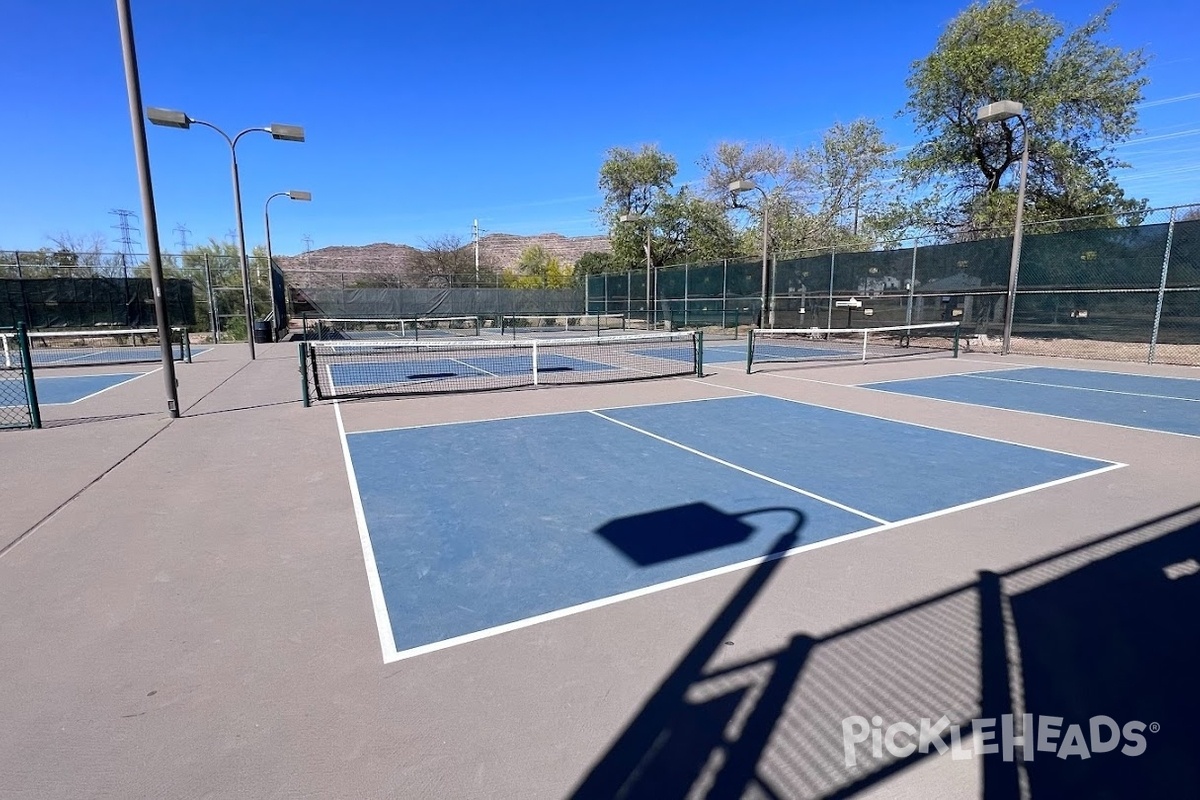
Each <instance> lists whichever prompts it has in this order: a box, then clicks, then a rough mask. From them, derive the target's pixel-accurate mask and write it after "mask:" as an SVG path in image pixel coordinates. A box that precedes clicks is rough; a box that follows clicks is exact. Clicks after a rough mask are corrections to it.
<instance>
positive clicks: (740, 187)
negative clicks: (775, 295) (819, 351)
mask: <svg viewBox="0 0 1200 800" xmlns="http://www.w3.org/2000/svg"><path fill="white" fill-rule="evenodd" d="M755 189H757V190H758V192H759V193H760V194H761V195H762V196H763V203H762V229H763V236H762V300H761V301H760V304H759V310H758V325H759V327H760V328H765V327H767V279H768V277H769V275H770V270H769V268H768V266H767V240H768V239H767V217H768V216H769V215H768V213H767V212H768V211H769V208H768V205H769V203H770V200H771V199H770V198H769V197H768V196H767V193H766V192H765V191H763V188H762V187H761V186H759V185H758V184H757V183H755V182H754V181H752V180H750V179H749V178H744V179H742V180H740V181H734V182H733V183H731V184H729V191H731V192H733V193H734V194H741V193H742V192H752V191H754V190H755ZM770 326H771V327H772V328H773V327H775V315H774V314H773V313H772V314H771V318H770Z"/></svg>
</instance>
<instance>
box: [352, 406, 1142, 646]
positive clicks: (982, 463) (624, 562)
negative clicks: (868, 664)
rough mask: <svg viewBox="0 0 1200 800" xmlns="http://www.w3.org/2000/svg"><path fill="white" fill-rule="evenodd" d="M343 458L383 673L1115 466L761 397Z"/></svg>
mask: <svg viewBox="0 0 1200 800" xmlns="http://www.w3.org/2000/svg"><path fill="white" fill-rule="evenodd" d="M345 442H346V459H347V468H348V470H349V471H350V473H351V481H352V486H353V491H354V496H355V501H356V503H357V504H358V505H359V510H360V512H361V513H360V515H359V519H360V523H361V530H360V534H361V538H362V544H363V549H364V555H365V558H366V562H367V569H368V580H369V583H370V585H371V588H372V595H373V599H374V601H375V612H376V618H377V622H378V626H379V634H380V639H381V644H382V649H383V655H384V659H385V660H386V661H393V660H397V659H400V658H406V657H409V656H413V655H417V654H420V653H424V652H427V651H430V650H434V649H438V648H442V647H446V646H450V645H453V644H458V643H464V642H467V641H470V640H472V639H476V638H480V637H482V636H488V635H492V634H496V633H502V632H504V631H506V630H510V629H512V628H515V627H522V626H525V625H529V624H533V623H535V622H539V621H543V620H547V619H552V618H556V617H560V616H564V615H567V614H571V613H575V612H579V611H584V610H587V609H589V608H593V607H596V606H599V605H603V604H606V603H611V602H615V601H617V600H621V599H625V598H629V597H633V596H637V595H640V594H645V593H647V592H652V591H657V590H660V589H664V588H668V587H671V586H673V585H677V584H679V583H684V582H688V581H692V580H697V579H699V578H702V577H705V576H709V575H713V574H717V573H720V572H724V571H728V570H730V569H736V568H739V567H741V566H745V565H747V564H750V563H754V562H755V561H757V560H761V559H762V558H764V557H771V556H778V555H781V553H778V552H773V551H772V547H773V546H776V544H777V543H778V542H779V541H781V536H783V535H785V534H793V535H794V537H795V538H794V540H791V541H790V544H789V545H788V547H789V549H790V551H795V550H796V549H803V548H808V547H814V546H819V545H821V544H823V543H828V542H833V541H836V540H838V539H842V538H845V537H849V536H861V535H865V534H867V533H873V532H878V531H882V530H887V529H890V528H895V527H898V526H900V525H903V524H906V523H908V522H912V521H915V520H917V519H925V518H928V517H930V516H937V515H940V514H944V513H948V512H951V511H954V510H959V509H963V508H966V507H970V506H974V505H979V504H982V503H987V502H992V501H999V500H1002V499H1004V498H1006V497H1008V496H1011V495H1013V494H1020V493H1024V492H1028V491H1033V490H1036V489H1041V488H1047V487H1049V486H1051V485H1054V484H1057V483H1061V482H1065V481H1070V480H1074V479H1078V478H1084V477H1088V476H1090V475H1095V474H1097V473H1099V472H1104V471H1107V470H1111V469H1115V468H1118V467H1119V466H1121V465H1119V464H1114V463H1112V462H1108V461H1099V460H1095V459H1090V458H1086V457H1083V456H1078V455H1072V454H1068V453H1060V452H1055V451H1050V450H1043V449H1037V448H1033V447H1026V446H1022V445H1016V444H1010V443H1006V442H1001V441H996V440H993V439H985V438H978V437H972V436H966V435H963V434H958V433H952V432H948V431H943V430H938V429H934V428H930V427H923V426H918V425H910V424H904V423H898V422H892V421H889V420H884V419H880V418H877V417H871V416H864V415H859V414H853V413H849V412H843V411H836V410H831V409H827V408H821V407H817V406H811V405H806V404H801V403H796V402H791V401H787V400H783V399H779V398H773V397H765V396H757V395H756V396H743V397H735V398H724V399H710V400H702V401H692V402H683V403H669V404H662V405H650V406H636V407H627V408H615V409H607V410H594V411H587V412H569V413H558V414H547V415H541V416H529V417H520V418H515V419H503V420H493V421H485V422H469V423H451V424H444V425H435V426H426V427H414V428H402V429H394V430H384V431H369V432H358V433H349V434H347V435H346V437H345ZM946 453H954V454H955V455H956V457H955V458H953V459H950V458H946V457H945V454H946ZM961 463H970V464H971V465H972V471H971V478H970V480H964V479H963V478H962V474H961V469H960V466H959V465H960V464H961ZM514 476H521V479H520V480H519V481H514ZM517 487H519V488H517ZM785 541H786V540H785Z"/></svg>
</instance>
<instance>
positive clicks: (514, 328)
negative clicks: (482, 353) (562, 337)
mask: <svg viewBox="0 0 1200 800" xmlns="http://www.w3.org/2000/svg"><path fill="white" fill-rule="evenodd" d="M627 327H628V325H627V315H625V314H621V313H615V312H614V313H597V314H560V313H557V312H555V313H549V314H502V315H501V316H500V332H501V333H503V334H505V335H508V336H522V335H527V334H533V333H556V332H564V333H569V332H574V333H580V334H584V333H597V334H600V333H608V332H611V331H623V330H625V329H626V328H627Z"/></svg>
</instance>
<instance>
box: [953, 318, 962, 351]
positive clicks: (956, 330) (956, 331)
mask: <svg viewBox="0 0 1200 800" xmlns="http://www.w3.org/2000/svg"><path fill="white" fill-rule="evenodd" d="M961 334H962V324H961V323H959V324H957V325H955V326H954V358H958V337H959V336H960V335H961Z"/></svg>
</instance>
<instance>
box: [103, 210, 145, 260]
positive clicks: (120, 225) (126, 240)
mask: <svg viewBox="0 0 1200 800" xmlns="http://www.w3.org/2000/svg"><path fill="white" fill-rule="evenodd" d="M108 213H109V214H112V215H113V216H115V217H117V218H118V220H117V224H116V225H113V226H112V227H113V229H114V230H117V231H119V232H120V234H121V235H120V237H118V238H117V243H118V244H120V245H121V264H122V266H125V265H127V264H128V263H129V259H131V258H133V241H134V240H133V234H135V233H140V232H141V230H140V229H139V228H135V227H134V226H133V225H132V224H130V222H129V220H130V218H133V219H137V214H135V213H133V212H132V211H130V210H128V209H125V208H114V209H112V210H110V211H109V212H108Z"/></svg>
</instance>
